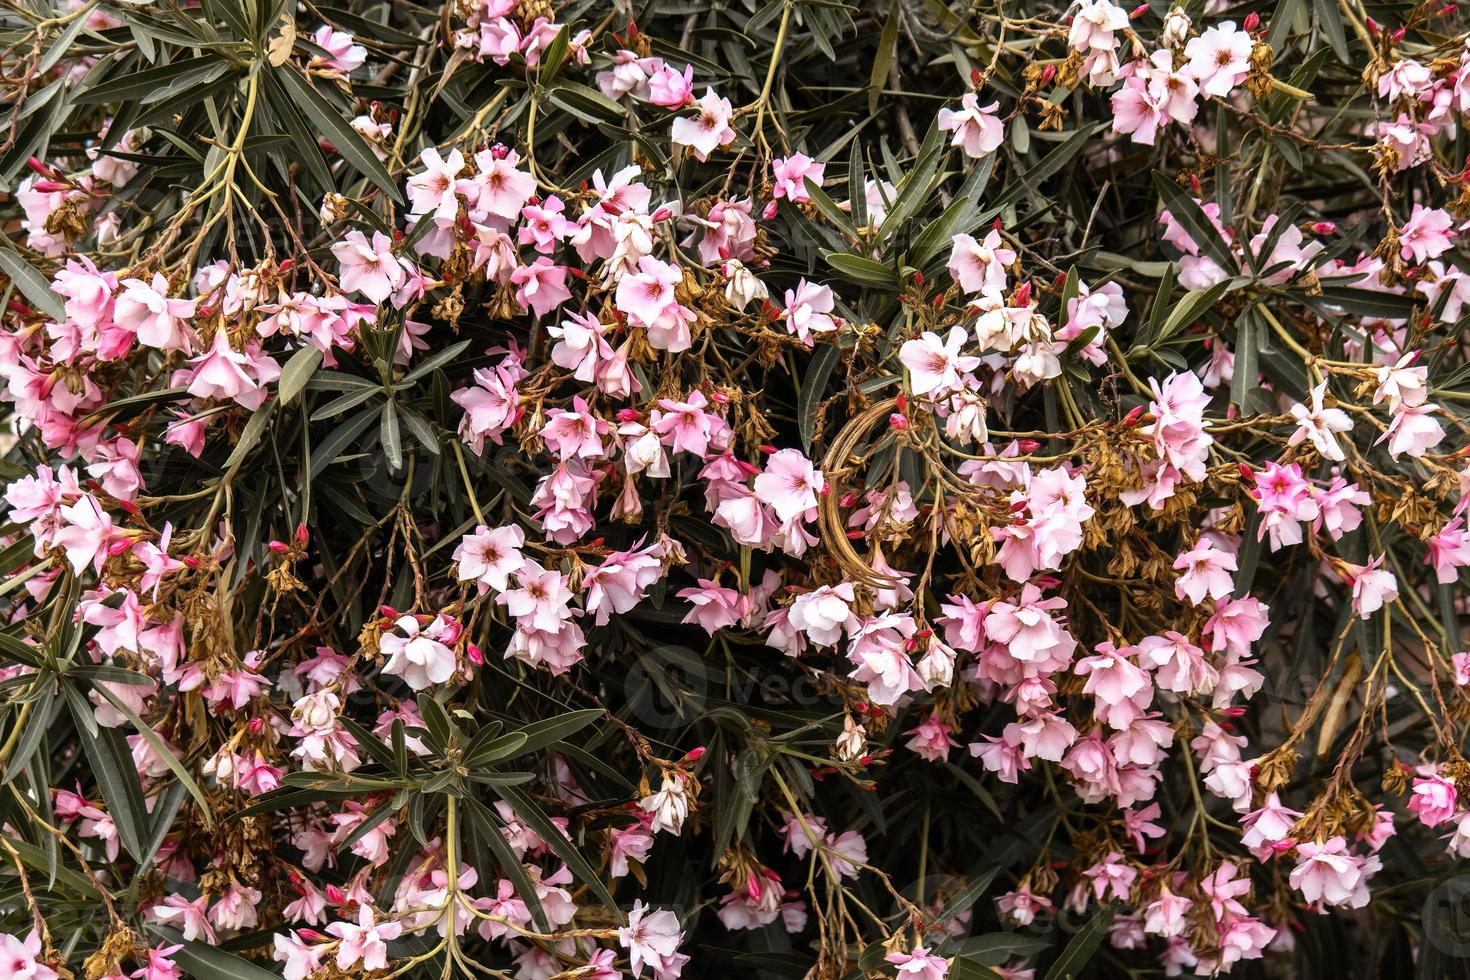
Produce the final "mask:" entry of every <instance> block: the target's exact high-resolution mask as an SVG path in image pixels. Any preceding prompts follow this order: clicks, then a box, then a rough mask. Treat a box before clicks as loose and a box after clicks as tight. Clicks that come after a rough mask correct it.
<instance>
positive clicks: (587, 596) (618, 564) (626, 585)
mask: <svg viewBox="0 0 1470 980" xmlns="http://www.w3.org/2000/svg"><path fill="white" fill-rule="evenodd" d="M663 550H664V549H663V546H662V545H658V544H654V545H650V546H649V547H647V548H642V549H639V548H636V547H635V548H634V549H633V550H630V551H614V552H612V553H610V554H609V555H608V556H607V557H606V558H604V559H603V561H602V564H601V565H598V566H597V567H596V568H593V569H591V570H589V571H588V572H587V573H586V574H585V575H584V576H582V595H583V606H584V607H585V608H586V610H587V612H589V613H591V614H593V616H594V619H593V622H595V623H596V624H597V625H598V626H606V625H607V623H608V620H609V619H610V618H611V616H612V614H613V613H617V614H618V615H622V614H623V613H626V612H629V611H631V610H632V609H633V607H634V606H636V605H638V603H639V602H640V601H642V599H643V595H644V593H645V592H646V591H647V590H648V588H649V587H650V586H652V585H653V584H654V583H655V582H657V581H658V580H659V579H660V578H662V577H663V574H664V569H663V562H662V560H661V558H662V555H663Z"/></svg>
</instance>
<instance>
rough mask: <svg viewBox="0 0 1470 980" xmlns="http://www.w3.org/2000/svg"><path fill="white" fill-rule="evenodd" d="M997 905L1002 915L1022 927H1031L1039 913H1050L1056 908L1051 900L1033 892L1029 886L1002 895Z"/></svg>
mask: <svg viewBox="0 0 1470 980" xmlns="http://www.w3.org/2000/svg"><path fill="white" fill-rule="evenodd" d="M995 905H996V907H997V908H998V909H999V910H1000V913H1001V915H1003V916H1006V917H1007V918H1008V919H1010V921H1012V922H1014V923H1016V925H1020V926H1029V925H1030V924H1031V923H1032V922H1034V921H1036V914H1037V913H1038V912H1050V911H1051V910H1052V908H1054V906H1053V905H1052V901H1051V899H1049V898H1047V897H1046V896H1045V895H1038V894H1036V893H1035V892H1033V891H1032V890H1031V886H1030V885H1029V884H1023V885H1022V886H1021V887H1020V888H1017V889H1016V890H1015V891H1009V892H1006V893H1005V894H1004V895H1001V896H1000V897H999V898H997V899H996V900H995Z"/></svg>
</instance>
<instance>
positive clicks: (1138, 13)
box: [1128, 3, 1254, 30]
mask: <svg viewBox="0 0 1470 980" xmlns="http://www.w3.org/2000/svg"><path fill="white" fill-rule="evenodd" d="M1146 13H1148V4H1146V3H1141V4H1139V5H1138V6H1136V7H1134V8H1133V9H1132V10H1131V11H1129V13H1128V19H1129V20H1137V19H1138V18H1140V17H1142V16H1143V15H1144V14H1146ZM1252 16H1254V15H1252ZM1247 30H1249V28H1247Z"/></svg>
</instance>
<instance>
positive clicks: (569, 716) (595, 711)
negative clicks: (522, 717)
mask: <svg viewBox="0 0 1470 980" xmlns="http://www.w3.org/2000/svg"><path fill="white" fill-rule="evenodd" d="M603 715H604V712H603V710H602V709H601V708H584V709H583V710H581V711H569V712H567V713H566V714H564V715H557V716H556V717H554V718H547V719H545V720H544V721H537V722H533V723H531V724H529V725H525V726H522V727H521V728H520V729H518V731H519V732H520V733H521V734H522V735H524V736H526V744H525V745H523V746H521V754H522V755H526V754H528V753H531V752H535V751H537V750H538V749H544V748H546V747H547V746H548V745H555V744H556V743H557V742H560V741H561V740H562V739H564V738H570V737H571V736H573V735H575V734H577V732H580V731H581V730H582V729H584V728H586V727H587V726H588V725H590V724H592V723H593V722H594V721H597V720H598V719H600V718H602V717H603Z"/></svg>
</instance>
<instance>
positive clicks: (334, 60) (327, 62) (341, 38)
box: [311, 24, 367, 74]
mask: <svg viewBox="0 0 1470 980" xmlns="http://www.w3.org/2000/svg"><path fill="white" fill-rule="evenodd" d="M311 40H312V43H313V44H315V45H316V46H317V47H319V48H321V49H323V50H324V51H326V53H327V56H326V57H325V58H324V57H322V56H321V55H313V56H312V58H311V67H313V68H326V69H329V70H331V71H338V72H342V73H343V74H348V73H350V72H353V71H355V70H357V69H358V68H361V67H362V66H363V64H364V62H366V61H367V49H366V48H364V47H363V46H361V45H359V44H353V43H352V35H351V34H349V33H347V32H346V31H339V30H335V29H334V28H332V27H329V26H327V25H325V24H323V25H322V26H321V27H318V28H317V29H316V32H315V33H314V34H312V36H311Z"/></svg>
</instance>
